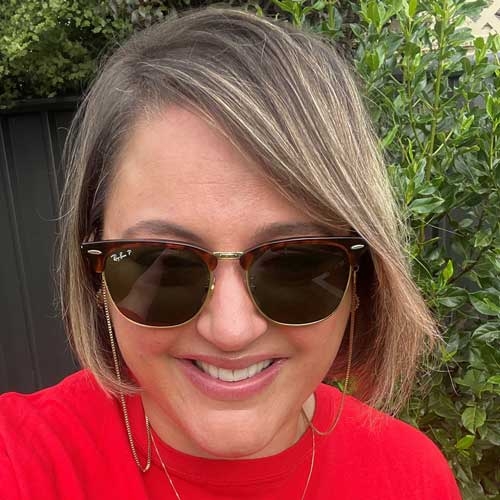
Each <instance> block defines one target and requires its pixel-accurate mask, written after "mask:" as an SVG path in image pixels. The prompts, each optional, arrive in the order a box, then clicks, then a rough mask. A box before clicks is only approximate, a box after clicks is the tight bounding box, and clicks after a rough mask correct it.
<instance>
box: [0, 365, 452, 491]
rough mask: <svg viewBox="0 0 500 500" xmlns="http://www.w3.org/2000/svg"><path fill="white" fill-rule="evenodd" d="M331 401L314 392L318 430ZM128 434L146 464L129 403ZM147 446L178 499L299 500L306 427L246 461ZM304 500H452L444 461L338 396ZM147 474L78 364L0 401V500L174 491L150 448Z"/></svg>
mask: <svg viewBox="0 0 500 500" xmlns="http://www.w3.org/2000/svg"><path fill="white" fill-rule="evenodd" d="M339 400H340V394H339V392H338V391H337V390H336V389H333V388H331V387H329V386H326V385H321V386H320V387H318V389H317V391H316V412H315V415H314V418H313V422H314V424H315V425H316V427H318V428H319V429H326V428H327V427H328V425H329V424H330V422H332V419H333V417H334V414H335V411H336V408H337V407H338V403H339ZM128 406H129V413H130V421H131V426H132V432H133V435H134V438H135V441H136V446H137V449H138V452H139V457H140V460H141V463H145V457H146V453H145V450H146V435H145V426H144V413H143V410H142V404H141V401H140V398H139V397H138V396H135V397H129V398H128ZM156 442H157V444H158V447H159V451H160V454H161V455H162V458H163V462H164V463H165V464H166V466H167V468H168V469H169V472H170V475H171V477H172V480H173V482H174V484H175V487H176V489H177V491H178V492H179V494H180V496H181V498H182V499H183V500H197V499H200V500H201V499H233V500H235V499H238V500H239V499H253V500H260V499H266V500H276V499H283V500H295V499H297V500H300V498H301V497H302V493H303V490H304V486H305V484H306V481H307V476H308V474H309V470H310V464H311V453H312V436H311V431H308V432H306V433H305V434H304V435H303V436H302V438H301V439H300V440H299V441H298V442H297V443H296V444H295V445H293V446H292V447H291V448H289V449H287V450H285V451H283V452H282V453H279V454H278V455H274V456H271V457H266V458H260V459H253V460H237V461H225V460H210V459H204V458H198V457H192V456H189V455H186V454H184V453H180V452H178V451H176V450H174V449H172V448H170V447H169V446H167V445H165V444H163V443H162V442H161V441H160V439H159V438H158V437H156ZM315 447H316V457H315V461H314V468H313V471H312V476H311V479H310V483H309V487H308V489H307V494H306V497H305V498H306V499H310V500H312V499H320V500H322V499H336V500H339V499H342V500H346V499H349V500H357V499H359V500H402V499H404V500H459V499H460V493H459V491H458V488H457V486H456V483H455V480H454V478H453V476H452V474H451V471H450V468H449V466H448V464H447V462H446V460H445V459H444V457H443V455H442V454H441V453H440V451H439V450H438V449H437V448H436V446H435V445H434V444H433V443H432V442H431V441H430V440H429V439H428V438H427V437H426V436H424V435H423V434H422V433H421V432H419V431H418V430H416V429H414V428H412V427H410V426H409V425H407V424H405V423H403V422H400V421H398V420H396V419H394V418H392V417H388V416H386V415H383V414H381V413H379V412H377V411H375V410H373V409H371V408H369V407H367V406H366V405H364V404H362V403H360V402H359V401H357V400H356V399H354V398H350V397H349V398H346V404H345V408H344V411H343V413H342V417H341V419H340V421H339V424H338V425H337V427H336V429H335V430H334V431H333V432H332V433H331V434H330V435H329V436H326V437H322V436H316V444H315ZM152 456H153V463H152V466H151V469H150V470H149V471H148V472H146V473H145V474H143V473H141V472H140V471H139V469H138V468H137V466H136V465H135V462H134V460H133V458H132V455H131V452H130V447H129V443H128V439H127V434H126V431H125V426H124V423H123V417H122V413H121V409H120V406H119V403H118V402H117V400H116V399H114V398H111V397H109V396H108V395H107V394H106V393H105V392H104V391H103V390H102V389H101V388H100V387H99V386H98V385H97V383H96V381H95V379H94V377H93V376H92V375H91V374H90V373H89V372H88V371H83V370H82V371H80V372H78V373H76V374H73V375H71V376H69V377H67V378H66V379H65V380H63V381H62V382H61V383H60V384H58V385H56V386H54V387H51V388H49V389H45V390H43V391H39V392H37V393H34V394H31V395H19V394H14V393H9V394H4V395H3V396H0V498H1V499H2V500H21V499H23V500H25V499H30V500H31V499H43V500H55V499H57V500H61V499H64V500H65V499H71V500H83V499H86V500H87V499H89V500H101V499H106V500H113V499H117V500H118V499H119V500H124V499H133V500H156V499H158V500H160V499H161V500H168V499H175V498H176V497H175V494H174V492H173V490H172V487H171V486H170V483H169V482H168V479H167V477H166V475H165V473H164V471H163V469H162V468H161V464H160V462H159V460H158V457H157V456H156V454H155V452H154V448H153V453H152Z"/></svg>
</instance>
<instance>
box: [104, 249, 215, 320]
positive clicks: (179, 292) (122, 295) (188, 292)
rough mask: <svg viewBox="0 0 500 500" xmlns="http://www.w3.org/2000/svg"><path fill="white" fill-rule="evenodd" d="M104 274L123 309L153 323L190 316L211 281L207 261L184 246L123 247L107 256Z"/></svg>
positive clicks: (112, 295) (130, 314)
mask: <svg viewBox="0 0 500 500" xmlns="http://www.w3.org/2000/svg"><path fill="white" fill-rule="evenodd" d="M104 274H105V277H106V283H107V285H108V289H109V293H110V295H111V298H112V299H113V302H114V303H115V304H116V306H117V307H118V309H119V310H120V312H121V313H122V314H123V315H124V316H126V317H127V318H129V319H131V320H132V321H135V322H137V323H140V324H143V325H150V326H174V325H180V324H181V323H185V322H186V321H188V320H190V319H191V318H192V317H193V316H195V315H196V314H197V313H198V311H199V310H200V309H201V307H202V305H203V303H204V301H205V298H206V296H207V293H208V288H209V284H210V273H209V270H208V268H207V265H206V264H205V262H204V261H203V260H202V258H201V257H200V256H199V255H198V254H197V253H196V252H194V251H192V250H189V249H185V248H179V249H175V248H164V247H160V246H144V247H139V248H138V247H131V248H130V249H127V248H123V249H121V250H120V251H117V252H115V253H114V254H112V255H110V256H109V257H108V258H107V259H106V265H105V269H104Z"/></svg>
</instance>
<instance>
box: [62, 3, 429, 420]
mask: <svg viewBox="0 0 500 500" xmlns="http://www.w3.org/2000/svg"><path fill="white" fill-rule="evenodd" d="M169 104H175V105H178V106H184V107H186V108H189V109H191V110H193V111H194V112H196V113H198V114H199V115H200V116H202V117H203V118H204V119H206V120H207V121H208V122H209V123H211V124H213V125H214V126H216V127H218V128H219V129H220V130H221V131H222V132H223V133H224V134H225V136H226V137H227V138H228V139H229V140H230V141H231V142H232V143H233V144H234V145H235V146H236V147H238V148H239V150H240V151H242V152H243V153H244V154H246V155H250V156H252V157H253V158H254V159H256V160H257V162H258V164H259V165H260V168H261V169H262V173H263V174H264V175H265V176H266V177H267V178H269V179H270V180H271V181H272V182H273V183H274V185H275V186H276V189H277V190H279V191H280V192H281V193H282V194H284V195H285V196H286V197H287V198H288V199H289V200H290V201H291V202H293V203H294V204H296V205H297V206H299V207H301V208H302V209H303V210H304V211H305V212H306V213H307V214H308V215H309V216H310V217H311V218H312V219H313V220H315V221H316V222H318V223H319V224H321V225H323V226H325V227H326V228H330V229H331V230H332V232H333V231H337V230H338V229H339V227H341V228H344V229H345V228H348V229H349V230H351V231H352V232H353V233H357V234H359V235H360V236H362V237H363V238H365V240H366V241H367V242H368V244H369V247H370V252H369V253H367V254H365V255H366V258H365V259H364V260H363V261H362V262H361V267H360V271H359V287H358V288H359V296H360V304H361V305H360V309H359V312H358V321H357V328H356V332H355V337H354V351H353V374H354V381H355V383H354V386H353V390H354V392H355V395H357V397H359V398H360V399H362V400H364V401H366V402H367V403H369V404H371V405H373V406H376V407H379V408H382V409H385V410H389V411H390V410H395V409H397V408H398V407H399V406H400V405H401V404H402V402H403V401H404V399H405V397H406V396H407V395H408V394H409V391H410V390H411V385H412V382H413V379H414V375H415V371H416V367H417V362H418V360H419V357H420V356H421V355H422V354H423V353H424V352H425V350H426V348H428V347H429V346H430V344H431V343H432V341H433V339H434V338H436V335H437V333H436V329H435V324H434V322H433V319H432V317H431V316H430V314H429V312H428V310H427V308H426V306H425V304H424V302H423V300H422V298H421V295H420V294H419V292H418V290H417V289H416V287H415V285H414V284H413V282H412V280H411V278H410V274H409V269H408V264H407V262H406V259H405V252H404V245H403V244H404V238H403V237H402V235H403V234H404V233H403V231H402V227H401V224H400V222H399V220H400V215H399V214H398V211H397V208H396V205H395V203H394V197H393V195H392V192H391V189H390V186H389V183H388V179H387V175H386V170H385V168H384V164H383V161H382V158H381V155H380V153H379V151H378V147H377V141H376V138H375V136H374V134H373V132H372V128H371V125H370V122H369V119H368V118H367V115H366V112H365V109H364V107H363V104H362V100H361V98H360V95H359V92H358V90H357V87H356V83H355V79H354V77H353V75H352V73H351V70H350V69H349V66H348V64H346V62H344V60H343V59H342V58H341V57H340V55H339V54H338V53H337V52H336V51H335V49H334V47H332V46H331V44H329V43H328V41H325V40H322V39H320V37H318V36H317V35H313V34H311V33H306V32H304V31H299V30H297V29H295V28H293V27H291V26H289V25H288V24H286V23H279V22H275V21H271V20H268V19H266V18H263V17H258V16H255V15H252V14H250V13H246V12H242V11H238V10H233V9H212V8H208V9H203V10H197V11H192V12H190V13H188V14H187V15H183V16H181V17H175V18H174V17H173V18H170V19H167V20H166V21H165V22H162V23H160V24H157V25H155V26H153V27H151V28H149V29H146V30H144V31H142V32H141V33H138V34H136V35H134V36H133V37H132V38H131V39H130V40H129V41H128V42H126V43H125V44H124V45H123V46H122V47H120V48H119V49H118V50H117V51H116V52H115V53H114V54H113V55H112V56H111V57H110V58H109V59H108V60H107V61H106V63H105V64H104V66H103V68H102V70H101V71H100V73H99V75H98V77H97V79H96V80H95V82H94V84H93V85H92V86H91V88H90V91H89V92H88V94H87V95H86V97H85V99H84V100H83V102H82V104H81V106H80V108H79V110H78V112H77V114H76V116H75V119H74V121H73V124H72V126H71V129H70V131H69V135H68V139H67V144H66V150H65V155H64V161H65V168H66V171H67V184H66V187H65V190H64V194H63V199H62V215H61V221H62V222H61V224H62V227H61V236H60V245H59V247H60V259H59V262H60V269H59V271H60V273H59V277H60V290H61V303H62V311H63V318H64V320H65V323H66V327H67V332H68V335H69V339H70V343H71V345H72V347H73V349H74V351H75V352H76V355H77V357H78V359H79V361H80V363H81V365H82V367H85V368H88V369H90V370H91V371H92V372H93V373H94V375H95V376H96V378H97V380H98V381H99V383H100V384H101V385H102V386H103V387H104V388H105V389H106V390H107V391H108V392H109V393H110V394H113V395H117V394H118V392H119V391H122V392H125V393H134V392H138V391H140V388H139V387H137V386H136V385H135V384H134V382H133V377H130V376H127V377H125V378H124V380H123V381H122V384H119V383H118V381H117V380H116V377H115V374H114V369H113V358H112V353H111V349H110V342H109V336H108V333H107V329H106V323H105V318H104V314H103V311H102V305H101V304H100V300H99V287H100V281H99V279H98V278H97V277H96V276H93V275H92V273H91V272H90V271H89V269H88V267H87V265H86V263H85V262H84V260H83V258H82V256H81V253H80V244H81V243H82V242H83V241H86V240H89V239H99V235H100V233H101V231H102V220H103V208H104V205H105V203H106V197H107V192H108V189H109V186H110V183H111V182H112V179H113V175H114V171H115V166H116V164H117V163H118V162H117V158H118V156H119V154H120V152H121V151H122V149H123V147H124V144H125V143H126V141H127V138H128V137H129V135H130V133H131V131H132V129H133V127H134V125H135V124H136V123H137V122H138V121H139V120H140V119H142V118H144V117H145V116H154V115H155V114H156V113H160V112H161V111H162V110H164V109H165V107H166V106H168V105H169ZM145 175H147V174H145ZM345 337H347V336H345ZM346 353H347V342H344V343H343V345H342V346H341V349H340V351H339V354H338V356H337V358H336V360H335V363H334V366H333V367H332V370H331V372H332V374H333V375H336V376H339V377H340V376H341V375H342V373H343V371H344V370H345V367H346V358H347V356H346ZM120 363H122V364H123V363H124V361H123V359H120ZM124 368H126V367H125V366H124Z"/></svg>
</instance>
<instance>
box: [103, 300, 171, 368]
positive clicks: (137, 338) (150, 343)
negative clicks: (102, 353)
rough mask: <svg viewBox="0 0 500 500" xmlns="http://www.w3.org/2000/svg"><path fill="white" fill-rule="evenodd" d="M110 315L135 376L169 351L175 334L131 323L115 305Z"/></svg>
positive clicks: (123, 354) (117, 337)
mask: <svg viewBox="0 0 500 500" xmlns="http://www.w3.org/2000/svg"><path fill="white" fill-rule="evenodd" d="M110 314H111V322H112V324H113V329H114V332H115V337H116V340H117V342H118V346H119V349H120V352H121V354H122V356H123V358H124V359H125V362H126V363H127V366H128V367H129V368H130V369H131V370H132V371H133V372H134V373H135V374H137V369H139V370H140V368H141V367H142V366H145V365H151V364H154V361H155V359H158V358H159V357H160V356H162V355H163V356H164V355H165V352H166V351H168V350H169V348H170V344H172V341H173V338H174V335H172V333H173V332H170V331H168V330H164V329H155V328H147V327H144V326H140V325H136V324H134V323H131V322H130V321H128V320H127V319H126V318H124V317H123V316H122V315H121V314H120V313H119V312H118V311H117V310H116V307H115V306H114V304H113V305H111V307H110Z"/></svg>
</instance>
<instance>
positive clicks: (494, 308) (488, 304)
mask: <svg viewBox="0 0 500 500" xmlns="http://www.w3.org/2000/svg"><path fill="white" fill-rule="evenodd" d="M469 298H470V301H471V303H472V305H473V306H474V308H475V309H476V311H478V312H480V313H481V314H485V315H487V316H500V296H499V294H498V292H490V291H488V290H480V291H478V292H472V293H469Z"/></svg>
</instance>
